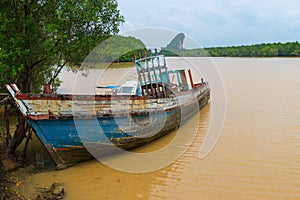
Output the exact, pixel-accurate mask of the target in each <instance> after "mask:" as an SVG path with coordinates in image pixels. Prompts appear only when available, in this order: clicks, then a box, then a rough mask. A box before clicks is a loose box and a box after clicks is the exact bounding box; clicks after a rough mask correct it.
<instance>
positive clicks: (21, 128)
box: [6, 114, 28, 154]
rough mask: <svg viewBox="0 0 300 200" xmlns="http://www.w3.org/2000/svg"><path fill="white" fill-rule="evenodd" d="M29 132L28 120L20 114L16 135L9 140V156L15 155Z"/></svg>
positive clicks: (7, 150)
mask: <svg viewBox="0 0 300 200" xmlns="http://www.w3.org/2000/svg"><path fill="white" fill-rule="evenodd" d="M27 131H28V125H27V123H26V120H25V118H24V117H23V116H22V115H21V114H20V115H19V117H18V124H17V128H16V130H15V133H14V135H13V136H12V138H11V139H10V140H9V143H8V144H7V148H6V152H7V153H8V154H14V153H15V151H16V149H17V147H18V146H19V145H20V144H21V142H22V141H23V139H24V138H25V136H26V132H27Z"/></svg>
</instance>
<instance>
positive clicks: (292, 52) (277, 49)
mask: <svg viewBox="0 0 300 200" xmlns="http://www.w3.org/2000/svg"><path fill="white" fill-rule="evenodd" d="M160 54H163V55H165V56H186V57H208V56H212V57H299V56H300V43H299V42H297V41H296V42H287V43H280V42H278V43H267V44H266V43H263V44H255V45H242V46H230V47H209V48H199V49H183V50H176V51H166V50H164V51H162V52H160Z"/></svg>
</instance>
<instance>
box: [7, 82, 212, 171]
mask: <svg viewBox="0 0 300 200" xmlns="http://www.w3.org/2000/svg"><path fill="white" fill-rule="evenodd" d="M7 87H8V89H9V91H10V93H11V94H12V96H13V98H14V100H15V102H16V103H17V105H18V107H19V109H20V110H21V112H22V113H23V114H24V116H25V117H26V119H27V121H28V123H29V124H30V125H31V126H32V127H33V129H34V130H35V132H36V134H37V136H38V138H39V139H40V141H41V143H42V144H43V145H44V147H45V148H46V150H47V151H48V152H49V154H50V155H51V156H52V158H53V160H54V161H55V163H56V165H57V168H58V169H63V168H66V167H69V166H72V165H74V164H77V163H80V162H83V161H87V160H90V159H93V158H94V157H95V156H96V157H98V156H106V155H109V154H112V153H116V152H118V150H120V149H122V150H130V149H133V148H136V147H139V146H142V145H144V144H147V143H149V142H151V141H153V140H155V139H157V138H159V137H162V136H164V135H166V134H167V133H169V132H170V131H172V130H175V129H178V128H179V127H180V125H182V124H183V123H184V122H185V121H186V120H188V119H189V118H191V117H192V116H193V115H194V114H196V113H197V112H198V111H199V110H200V109H201V108H202V107H203V106H205V105H206V104H207V103H208V102H209V99H210V89H209V87H208V85H205V86H199V87H197V88H195V89H193V91H189V92H185V93H184V94H181V96H176V97H173V98H165V99H163V100H159V99H156V98H149V97H135V96H101V95H98V96H93V95H90V96H89V95H47V94H21V93H19V92H18V89H17V88H16V86H14V85H11V86H8V85H7ZM191 97H193V98H191ZM180 99H188V100H185V101H182V102H179V101H180ZM119 107H122V108H123V110H122V111H120V108H119ZM195 108H196V109H195ZM155 126H156V127H157V126H159V127H160V128H159V130H158V131H157V132H153V129H154V127H155ZM154 130H155V129H154ZM116 147H117V148H116ZM91 151H92V152H91Z"/></svg>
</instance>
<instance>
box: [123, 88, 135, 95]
mask: <svg viewBox="0 0 300 200" xmlns="http://www.w3.org/2000/svg"><path fill="white" fill-rule="evenodd" d="M133 90H134V88H133V87H121V88H120V90H119V93H126V94H131V93H132V92H133Z"/></svg>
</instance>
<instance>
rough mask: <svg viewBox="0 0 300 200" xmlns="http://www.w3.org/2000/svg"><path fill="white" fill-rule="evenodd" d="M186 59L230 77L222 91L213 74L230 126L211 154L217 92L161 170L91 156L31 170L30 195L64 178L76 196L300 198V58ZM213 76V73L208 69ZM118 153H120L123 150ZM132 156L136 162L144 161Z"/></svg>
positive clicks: (25, 186) (226, 123) (154, 146)
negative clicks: (207, 148) (124, 167)
mask: <svg viewBox="0 0 300 200" xmlns="http://www.w3.org/2000/svg"><path fill="white" fill-rule="evenodd" d="M186 60H188V62H189V63H192V64H193V65H195V66H198V65H199V66H200V65H201V66H203V65H206V64H207V65H213V66H216V67H217V69H218V70H219V72H220V74H221V77H222V80H221V79H220V77H218V75H216V74H215V76H214V77H215V78H216V79H219V81H220V80H221V81H223V83H224V85H223V86H224V90H223V88H217V87H218V86H217V85H215V86H214V84H213V82H215V81H217V80H208V81H209V82H210V83H211V85H212V86H214V87H215V88H212V89H213V90H215V93H219V92H218V90H220V89H222V90H223V91H225V95H226V96H225V97H226V102H221V104H222V103H226V104H224V105H226V115H225V121H224V126H223V129H222V131H221V136H220V138H219V140H218V142H217V144H216V145H215V147H214V149H213V151H212V152H210V154H209V155H208V156H206V157H205V158H204V159H199V149H200V147H201V146H202V145H203V143H204V140H205V137H206V136H207V133H208V131H209V129H210V128H213V127H210V126H211V122H212V120H213V119H212V116H213V112H214V109H216V108H217V106H215V105H214V104H218V103H219V104H220V102H218V99H216V97H218V95H217V94H214V93H213V94H212V102H211V103H210V104H209V105H207V106H206V107H205V108H204V109H202V110H201V112H199V114H198V115H197V116H195V117H194V118H193V119H191V120H190V121H189V122H187V123H186V124H185V125H184V126H183V127H182V128H180V131H182V132H183V133H184V134H189V133H190V132H191V131H192V132H195V129H193V130H191V128H190V127H193V126H196V135H195V137H193V140H192V143H191V144H190V145H188V148H187V150H186V151H185V152H184V153H183V155H181V157H179V158H178V159H177V160H176V161H174V162H172V163H170V164H169V165H167V166H165V167H163V168H161V169H158V170H156V171H150V172H147V173H128V172H122V171H121V170H116V169H113V168H111V167H109V166H106V165H104V164H103V163H101V162H99V161H97V160H92V161H89V162H85V163H82V164H78V165H76V166H73V167H70V168H68V169H65V170H62V171H55V170H52V171H47V172H42V173H38V174H34V175H31V176H29V177H28V178H27V179H25V180H24V181H23V183H22V185H20V186H19V187H20V189H21V190H23V191H24V193H26V194H27V195H28V196H30V195H32V194H34V193H35V190H36V188H39V187H45V186H49V185H50V184H51V183H53V182H55V181H56V182H60V183H62V184H63V186H64V188H65V191H66V196H65V199H70V200H76V199H300V59H295V58H215V59H213V60H210V59H208V58H187V59H186ZM169 62H170V63H172V62H173V63H176V62H177V60H176V59H173V60H172V59H170V60H168V63H169ZM200 71H201V70H200ZM92 74H93V73H92ZM114 74H115V76H116V77H119V76H120V74H119V75H118V74H116V73H114ZM121 74H123V72H122V73H121ZM204 76H205V74H204ZM63 77H65V79H64V81H65V82H64V83H63V87H64V88H63V89H61V91H65V92H66V91H68V89H70V87H71V86H72V85H74V83H72V84H70V81H71V80H74V77H73V75H71V74H68V73H67V72H64V74H63ZM208 77H210V79H214V78H213V76H210V75H207V76H205V78H208ZM211 77H212V78H211ZM79 85H80V84H79ZM213 92H214V91H213ZM221 96H222V95H221ZM222 101H223V100H222ZM224 101H225V100H224ZM220 120H222V118H220ZM175 135H176V131H173V132H172V133H171V134H169V135H167V136H166V137H164V138H161V139H160V140H158V141H155V142H153V143H151V144H149V145H146V146H144V147H142V148H139V149H137V150H135V151H134V152H135V153H143V152H149V151H154V150H157V149H160V148H162V147H163V146H165V145H167V144H169V143H170V141H172V140H173V138H174V137H175ZM178 148H179V147H178ZM118 156H119V158H120V159H121V157H122V156H123V155H117V158H118ZM124 156H125V155H124ZM113 157H114V159H115V158H116V157H115V156H113ZM107 159H108V160H109V159H110V158H107ZM161 159H162V160H163V159H167V158H161ZM130 162H132V166H134V164H135V163H136V164H138V163H137V162H141V161H139V160H136V161H134V160H130ZM32 198H33V197H32Z"/></svg>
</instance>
